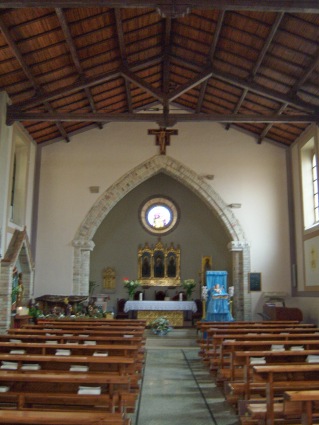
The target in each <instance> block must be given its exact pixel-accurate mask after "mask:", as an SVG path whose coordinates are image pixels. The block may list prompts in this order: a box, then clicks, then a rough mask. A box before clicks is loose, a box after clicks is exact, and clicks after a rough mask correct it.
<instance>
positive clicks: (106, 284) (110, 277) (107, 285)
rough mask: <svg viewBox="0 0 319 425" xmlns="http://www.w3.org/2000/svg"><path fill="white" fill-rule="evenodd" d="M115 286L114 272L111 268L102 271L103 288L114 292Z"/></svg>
mask: <svg viewBox="0 0 319 425" xmlns="http://www.w3.org/2000/svg"><path fill="white" fill-rule="evenodd" d="M115 286H116V279H115V270H114V269H113V268H112V267H107V268H105V269H104V270H103V288H104V289H109V290H114V289H115Z"/></svg>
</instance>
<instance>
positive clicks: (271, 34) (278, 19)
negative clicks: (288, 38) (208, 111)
mask: <svg viewBox="0 0 319 425" xmlns="http://www.w3.org/2000/svg"><path fill="white" fill-rule="evenodd" d="M283 17H284V13H279V14H278V15H277V16H276V19H275V22H274V23H273V25H272V26H271V30H270V32H269V34H268V36H267V39H266V41H265V43H264V45H263V48H262V49H261V51H260V53H259V56H258V59H257V61H256V63H255V66H254V68H253V70H252V71H251V75H250V79H251V80H252V81H253V80H254V79H255V77H256V74H257V72H258V70H259V68H260V65H261V64H262V62H263V60H264V58H265V56H266V53H267V51H268V49H269V46H270V45H271V43H272V41H273V39H274V37H275V34H276V32H277V30H278V27H279V25H280V23H281V21H282V18H283ZM247 93H248V90H247V89H244V91H243V93H242V95H241V97H240V100H239V102H238V103H237V105H236V107H235V110H234V113H235V114H237V113H238V111H239V109H240V108H241V105H242V104H243V102H244V100H245V98H246V96H247ZM229 128H230V125H229V124H228V125H227V126H226V130H229Z"/></svg>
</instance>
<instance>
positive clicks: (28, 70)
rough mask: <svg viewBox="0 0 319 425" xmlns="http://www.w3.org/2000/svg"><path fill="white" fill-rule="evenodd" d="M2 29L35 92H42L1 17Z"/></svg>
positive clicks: (63, 134) (66, 139)
mask: <svg viewBox="0 0 319 425" xmlns="http://www.w3.org/2000/svg"><path fill="white" fill-rule="evenodd" d="M0 30H1V32H2V34H3V36H4V37H5V39H6V42H7V43H8V45H9V47H10V49H11V51H12V53H13V54H14V56H15V58H16V59H17V61H18V62H19V64H20V66H21V68H22V69H23V72H24V73H25V75H26V77H27V78H28V80H29V82H30V84H32V86H33V88H34V90H35V92H36V93H40V94H41V93H42V89H41V87H40V86H39V85H38V84H37V82H36V81H35V79H34V77H33V75H32V72H31V70H30V68H29V66H28V65H27V64H26V62H25V60H24V59H23V56H22V54H21V52H20V50H19V49H18V46H17V44H16V42H15V41H14V40H13V38H12V36H11V34H10V32H9V30H8V28H7V26H6V25H5V23H4V21H3V19H1V17H0ZM43 105H44V106H45V108H46V109H47V110H48V111H49V112H50V113H51V114H52V113H54V110H53V108H52V106H51V105H50V104H49V103H48V101H43ZM55 124H56V126H57V128H58V130H59V132H60V133H61V135H62V137H63V138H64V139H65V141H66V142H69V141H70V139H69V136H68V135H67V133H66V131H65V129H64V128H63V126H62V124H61V122H59V121H58V120H56V123H55Z"/></svg>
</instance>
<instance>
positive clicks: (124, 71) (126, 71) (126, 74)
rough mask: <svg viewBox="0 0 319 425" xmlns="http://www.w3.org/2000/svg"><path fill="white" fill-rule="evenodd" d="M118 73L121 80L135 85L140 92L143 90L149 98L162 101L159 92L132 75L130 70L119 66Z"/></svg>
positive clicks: (160, 92)
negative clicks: (152, 97)
mask: <svg viewBox="0 0 319 425" xmlns="http://www.w3.org/2000/svg"><path fill="white" fill-rule="evenodd" d="M120 72H121V75H122V77H123V78H125V79H126V80H129V81H130V82H131V83H133V84H135V85H137V86H138V87H140V88H141V89H142V90H145V91H146V92H147V93H149V94H150V95H151V96H154V97H155V98H156V99H158V100H160V101H161V102H162V101H163V98H164V93H163V92H162V91H161V90H158V89H157V88H156V87H153V86H151V84H148V83H147V82H146V81H144V80H143V79H142V78H140V77H138V76H137V75H136V74H134V73H133V72H132V71H131V70H130V69H128V68H127V67H126V66H124V65H123V66H121V68H120Z"/></svg>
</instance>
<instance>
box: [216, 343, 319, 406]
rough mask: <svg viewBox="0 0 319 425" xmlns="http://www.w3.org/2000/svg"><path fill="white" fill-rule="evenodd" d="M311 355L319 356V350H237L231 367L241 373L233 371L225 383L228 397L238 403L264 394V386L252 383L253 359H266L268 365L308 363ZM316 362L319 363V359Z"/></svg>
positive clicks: (232, 401) (231, 401) (232, 402)
mask: <svg viewBox="0 0 319 425" xmlns="http://www.w3.org/2000/svg"><path fill="white" fill-rule="evenodd" d="M310 355H312V356H318V357H319V350H294V351H293V350H285V351H271V350H267V351H236V352H235V353H234V357H233V358H232V362H231V369H235V370H236V369H237V370H238V371H240V375H239V374H238V373H237V374H236V373H234V372H233V371H232V372H231V374H230V378H229V379H228V380H226V382H225V384H224V392H225V396H226V399H227V400H228V401H229V402H230V403H231V404H237V403H238V401H240V400H241V399H242V400H249V399H250V398H251V397H252V396H253V395H256V394H259V395H264V391H263V388H262V387H260V386H259V385H256V386H254V384H253V383H252V368H253V366H255V364H254V362H253V361H252V360H256V359H258V358H259V359H264V361H265V364H267V365H273V364H287V363H289V364H293V363H294V364H302V363H306V360H307V357H308V356H310ZM316 363H319V360H318V362H316ZM312 364H313V363H312Z"/></svg>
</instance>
